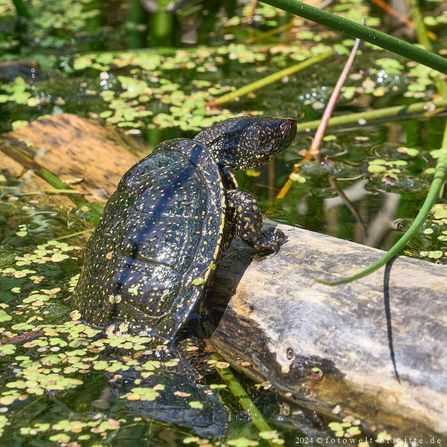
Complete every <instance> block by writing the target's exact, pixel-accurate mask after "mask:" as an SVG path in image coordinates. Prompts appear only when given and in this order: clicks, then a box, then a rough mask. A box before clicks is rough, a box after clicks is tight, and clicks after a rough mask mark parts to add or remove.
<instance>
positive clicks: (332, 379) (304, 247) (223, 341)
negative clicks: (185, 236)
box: [207, 225, 447, 433]
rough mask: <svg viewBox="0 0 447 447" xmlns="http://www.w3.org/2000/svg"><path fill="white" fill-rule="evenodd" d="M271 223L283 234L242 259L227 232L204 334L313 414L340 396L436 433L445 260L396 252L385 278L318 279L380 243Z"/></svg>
mask: <svg viewBox="0 0 447 447" xmlns="http://www.w3.org/2000/svg"><path fill="white" fill-rule="evenodd" d="M279 228H280V229H281V230H283V231H284V233H285V234H286V235H287V237H288V241H287V242H286V244H285V245H283V246H282V247H281V249H280V250H279V252H278V253H277V254H274V255H270V256H267V257H264V258H259V257H254V258H253V259H251V258H252V255H253V253H252V251H251V250H250V249H248V248H247V247H244V246H243V244H242V243H240V242H237V241H235V243H233V245H232V247H231V249H230V251H229V252H228V254H227V255H226V257H225V259H224V260H223V262H222V264H221V265H220V267H219V269H218V273H217V278H216V280H215V282H214V286H213V288H212V289H211V290H210V292H209V293H208V296H207V300H208V303H209V305H210V306H212V307H213V306H214V307H216V306H219V304H220V305H221V306H223V305H224V304H225V303H228V305H227V307H226V309H225V312H223V315H222V317H221V319H220V322H219V324H218V325H217V328H216V330H215V331H214V333H213V335H212V337H211V341H212V343H213V345H214V346H215V347H216V348H217V349H218V351H219V352H220V353H221V355H222V356H223V357H224V358H225V359H226V360H228V361H229V362H230V363H231V364H232V365H235V366H236V367H237V368H238V369H240V370H242V371H243V372H244V373H246V374H247V375H249V376H251V377H252V378H254V379H256V380H268V381H270V382H272V383H273V384H275V385H276V387H278V388H279V389H280V390H282V391H284V392H292V393H293V395H294V396H296V397H298V398H299V399H304V400H306V401H307V406H310V407H314V408H317V409H319V410H320V411H330V410H332V408H333V407H334V406H336V405H337V404H341V405H342V406H343V407H345V408H346V407H348V408H349V409H350V410H351V411H354V412H355V413H357V414H359V415H361V416H363V417H365V418H368V419H369V421H370V420H371V419H372V420H373V421H374V422H375V423H380V424H384V425H385V426H388V427H390V426H392V427H393V426H397V427H399V428H400V429H404V428H405V427H408V429H409V430H410V431H409V432H407V433H415V429H416V430H419V431H418V432H419V433H421V432H424V426H425V427H427V428H429V429H431V430H435V431H436V432H439V433H444V432H447V417H446V415H447V312H446V311H447V287H446V285H447V269H446V267H445V266H442V265H436V264H431V263H428V262H425V261H421V260H416V259H411V258H408V257H405V256H402V257H399V258H398V259H397V260H396V261H395V262H394V263H393V264H392V265H391V267H389V268H387V269H386V270H387V274H386V275H385V279H384V269H382V270H381V271H379V272H376V273H374V274H372V275H370V276H367V277H365V278H363V279H361V280H358V281H355V282H353V283H350V284H346V285H340V286H326V285H323V284H320V283H318V282H317V281H316V280H317V279H319V278H324V279H335V278H338V277H340V276H345V275H348V274H351V273H353V272H355V271H357V270H359V269H361V268H362V267H364V266H366V265H369V264H370V263H372V262H373V261H375V260H377V259H378V258H379V256H380V255H381V254H382V252H381V251H380V250H377V249H374V248H370V247H365V246H362V245H359V244H355V243H353V242H349V241H345V240H340V239H336V238H333V237H330V236H325V235H322V234H317V233H313V232H310V231H307V230H303V229H300V228H294V227H290V226H286V225H279ZM385 300H387V301H389V305H390V310H391V325H392V334H391V335H392V337H391V340H392V346H393V349H394V355H395V361H396V370H397V371H395V370H394V368H393V362H392V361H391V355H390V336H389V328H387V318H386V316H385V304H384V301H385ZM213 303H215V304H213ZM247 361H248V362H250V366H249V367H246V366H245V367H244V366H243V365H246V362H247ZM313 368H318V370H315V369H314V370H313ZM396 372H397V374H396ZM397 375H398V377H399V379H400V382H399V381H398V380H397ZM414 421H417V424H416V426H415V425H414ZM418 424H419V427H417V425H418ZM399 431H400V430H399Z"/></svg>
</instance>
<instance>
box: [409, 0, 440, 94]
mask: <svg viewBox="0 0 447 447" xmlns="http://www.w3.org/2000/svg"><path fill="white" fill-rule="evenodd" d="M410 7H411V15H412V17H413V20H414V23H415V26H416V34H417V37H418V41H419V43H420V44H421V45H422V46H423V47H424V48H425V49H426V50H428V51H433V46H432V44H431V42H430V39H429V38H428V32H427V28H426V27H425V23H424V18H423V17H422V14H421V11H420V9H419V4H418V0H410ZM435 84H436V88H437V89H438V92H439V93H440V94H441V96H443V97H447V85H446V83H445V80H444V79H440V78H437V79H435Z"/></svg>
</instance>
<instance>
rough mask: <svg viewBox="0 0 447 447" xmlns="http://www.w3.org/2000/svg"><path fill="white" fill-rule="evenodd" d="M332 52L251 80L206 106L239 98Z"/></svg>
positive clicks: (322, 58) (213, 105)
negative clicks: (253, 80)
mask: <svg viewBox="0 0 447 447" xmlns="http://www.w3.org/2000/svg"><path fill="white" fill-rule="evenodd" d="M333 54H334V51H333V50H329V51H326V52H324V53H322V54H317V55H316V56H313V57H310V58H309V59H306V60H305V61H302V62H300V63H298V64H295V65H292V66H291V67H287V68H284V70H280V71H278V72H276V73H273V74H271V75H269V76H266V77H265V78H262V79H258V80H257V81H255V82H251V83H250V84H247V85H244V86H243V87H241V88H238V89H237V90H234V91H233V92H230V93H227V94H225V95H223V96H221V97H220V98H216V99H214V100H213V101H210V102H209V103H208V107H216V106H220V105H222V104H226V103H227V102H230V101H234V100H235V99H236V98H240V97H241V96H245V95H248V94H249V93H251V92H254V91H256V90H259V89H261V88H263V87H265V86H267V85H269V84H273V83H274V82H277V81H279V80H281V79H282V78H283V77H285V76H291V75H292V74H295V73H298V72H299V71H301V70H304V69H305V68H307V67H310V66H311V65H313V64H316V63H318V62H321V61H323V60H325V59H327V58H328V57H330V56H332V55H333Z"/></svg>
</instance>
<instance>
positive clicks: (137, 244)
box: [72, 116, 296, 341]
mask: <svg viewBox="0 0 447 447" xmlns="http://www.w3.org/2000/svg"><path fill="white" fill-rule="evenodd" d="M295 134H296V121H295V120H294V119H291V118H271V117H263V116H261V117H252V116H243V117H236V118H230V119H227V120H224V121H221V122H219V123H217V124H215V125H213V126H211V127H209V128H207V129H204V130H203V131H201V132H199V133H198V134H197V135H196V136H195V137H194V138H192V139H187V138H176V139H172V140H167V141H164V142H161V143H160V144H158V145H157V146H156V148H155V149H154V151H153V152H152V153H151V154H150V155H149V156H147V157H146V158H144V159H142V160H141V161H139V162H138V163H137V164H136V165H134V166H133V167H131V168H130V169H129V170H128V171H127V172H126V173H125V174H124V176H123V177H122V179H121V180H120V182H119V184H118V187H117V190H116V191H115V192H114V193H113V194H112V195H111V197H110V199H109V200H108V202H107V204H106V206H105V208H104V212H103V215H102V217H101V219H100V222H99V224H98V226H97V228H96V229H95V231H94V233H93V234H92V236H91V238H90V239H89V241H88V243H87V246H86V250H85V256H84V265H83V268H82V271H81V274H80V278H79V281H78V284H77V286H76V288H75V291H74V294H73V299H72V303H73V306H74V307H75V308H77V309H79V310H80V311H81V313H82V315H83V318H84V319H85V320H87V321H88V322H89V323H92V324H94V325H96V326H101V327H107V326H109V325H112V324H119V323H127V324H128V325H129V327H130V328H131V329H132V330H133V331H137V332H138V333H140V334H147V335H149V336H155V337H160V338H161V339H163V340H168V341H172V340H174V339H175V337H176V335H177V333H178V331H179V330H180V329H181V328H183V327H184V326H185V324H186V322H187V321H188V319H189V318H190V316H191V315H192V313H193V309H194V308H195V306H196V305H197V304H198V303H199V302H200V300H201V297H203V295H204V292H205V290H206V288H207V287H209V286H210V284H211V282H212V278H213V274H214V271H215V269H216V266H217V264H218V263H219V260H220V259H221V258H222V255H223V253H224V252H225V251H226V249H227V248H228V246H229V244H230V242H231V241H232V239H233V238H234V237H235V236H236V235H237V236H239V237H240V238H241V239H242V240H243V241H244V242H246V243H247V244H249V245H250V246H252V247H254V248H255V249H257V250H260V251H263V252H266V253H272V252H276V251H277V250H278V249H279V247H280V245H281V244H282V243H283V242H284V241H285V236H284V234H283V233H282V232H281V231H280V230H279V229H276V228H270V229H268V230H265V231H262V214H261V212H260V207H259V205H258V203H257V201H256V198H255V197H254V196H252V195H251V194H249V193H247V192H244V191H241V190H240V189H239V188H238V184H237V182H236V179H235V177H234V175H233V172H234V171H236V170H246V169H253V168H257V167H258V166H260V165H262V164H264V163H266V162H267V161H268V160H270V159H271V158H272V157H273V156H275V155H276V154H277V153H279V152H280V151H282V150H284V149H286V148H287V147H288V146H289V145H290V144H291V143H292V141H293V139H294V138H295Z"/></svg>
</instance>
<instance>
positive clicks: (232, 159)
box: [194, 116, 296, 169]
mask: <svg viewBox="0 0 447 447" xmlns="http://www.w3.org/2000/svg"><path fill="white" fill-rule="evenodd" d="M295 135H296V121H295V120H294V119H292V118H285V119H283V118H269V117H245V116H244V117H238V118H231V119H228V120H225V121H222V122H220V123H218V124H215V125H214V126H212V127H209V128H208V129H205V130H204V131H202V132H200V133H199V134H197V135H196V137H195V138H194V139H195V140H198V141H200V142H201V143H203V144H205V145H206V146H207V147H208V148H209V149H210V150H211V152H212V154H213V157H214V158H215V160H216V161H217V163H218V164H220V165H225V166H229V167H231V168H232V169H249V168H256V167H258V166H260V165H262V164H264V163H266V162H267V161H269V160H270V159H271V158H272V157H274V156H275V155H276V154H277V153H278V152H280V151H282V150H284V149H286V148H287V147H288V146H290V144H291V143H292V141H293V139H294V138H295Z"/></svg>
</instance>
